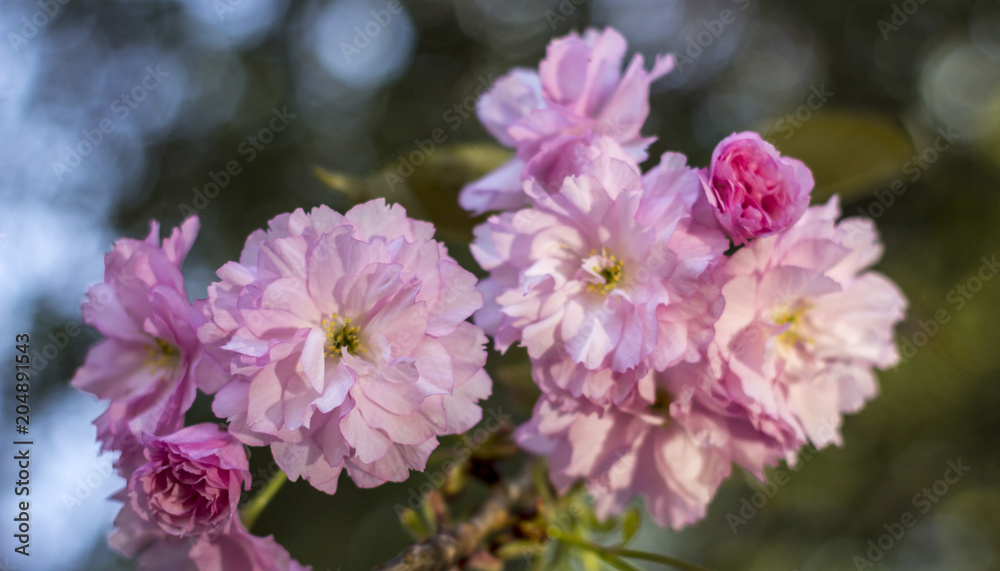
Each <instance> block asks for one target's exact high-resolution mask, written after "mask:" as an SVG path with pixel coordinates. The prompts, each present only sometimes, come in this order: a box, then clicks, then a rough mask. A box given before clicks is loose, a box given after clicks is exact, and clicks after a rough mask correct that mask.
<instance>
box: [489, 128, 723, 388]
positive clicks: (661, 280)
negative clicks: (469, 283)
mask: <svg viewBox="0 0 1000 571" xmlns="http://www.w3.org/2000/svg"><path fill="white" fill-rule="evenodd" d="M605 141H606V140H605ZM583 172H584V174H579V175H577V176H571V177H568V178H566V179H565V180H564V181H563V183H562V187H561V188H560V189H559V191H558V192H557V193H555V194H550V193H549V192H548V191H547V190H545V189H544V188H542V187H541V184H540V183H539V182H538V181H533V182H532V183H531V184H526V186H525V188H526V191H527V193H528V195H529V197H530V198H531V200H532V202H533V204H534V206H533V207H532V208H526V209H523V210H519V211H517V212H510V213H504V214H500V215H496V216H493V217H491V218H490V219H489V220H488V221H487V222H486V224H484V225H482V226H480V227H478V228H477V229H476V230H475V234H476V241H475V243H474V244H473V245H472V252H473V255H474V256H475V258H476V260H477V261H478V262H479V263H480V265H481V266H482V267H483V268H484V269H486V270H488V271H489V272H490V278H489V279H487V280H484V282H483V283H482V285H481V290H482V291H483V293H484V294H485V295H486V299H487V304H486V306H485V307H484V308H483V310H481V311H480V312H479V313H477V315H476V322H477V323H478V324H479V325H481V326H483V327H484V328H485V329H486V330H487V332H488V333H490V334H491V335H493V336H494V339H495V342H496V347H497V349H499V350H501V351H505V350H506V349H507V348H508V347H509V346H510V345H511V344H513V343H515V342H520V344H521V345H523V346H525V347H527V349H528V354H529V355H530V356H531V358H532V359H534V360H535V361H536V371H535V373H536V380H538V381H539V383H540V384H542V385H543V387H544V386H545V384H546V382H547V381H543V380H542V379H540V375H541V376H548V377H549V379H550V380H551V381H552V382H554V383H555V384H557V385H560V386H562V387H563V388H567V389H568V388H569V386H570V385H573V387H574V388H572V389H571V392H572V394H573V395H574V396H577V397H579V396H581V395H586V396H587V397H588V398H591V399H593V400H595V402H603V401H602V399H603V398H604V397H605V396H607V389H609V388H611V387H612V385H616V384H624V385H626V386H625V387H618V388H616V389H615V391H614V395H612V398H620V397H622V396H624V394H626V393H627V385H629V384H630V383H632V382H634V380H635V379H636V378H638V377H641V376H642V375H644V374H645V372H646V371H647V370H648V369H649V368H654V369H657V370H663V369H665V368H667V367H669V366H671V365H673V364H675V363H678V362H680V361H696V360H698V359H700V354H699V351H700V350H702V349H704V348H705V347H706V346H707V345H708V343H709V342H710V341H711V339H712V324H713V323H714V321H715V319H716V318H717V317H718V315H719V313H720V311H721V300H720V299H719V289H718V287H716V286H715V285H714V284H713V283H711V280H710V277H711V274H710V271H709V270H710V269H711V268H712V267H713V266H714V265H715V264H716V263H718V262H719V261H720V260H721V256H722V253H723V252H724V251H725V249H726V247H727V245H728V241H727V240H726V239H725V237H724V236H723V235H722V234H721V232H719V231H718V230H717V229H715V228H713V227H712V226H714V224H715V223H714V220H712V219H711V215H710V213H709V212H708V210H707V206H706V205H705V204H697V203H699V202H701V203H704V197H703V196H702V195H701V189H700V184H699V182H698V177H697V174H696V173H695V172H694V171H693V170H692V169H690V168H688V167H687V166H686V165H685V160H684V158H683V157H682V156H680V155H675V154H667V155H664V157H663V160H662V161H661V164H660V166H659V167H657V168H656V169H653V170H652V171H651V172H650V173H649V174H647V175H646V177H645V178H640V175H639V170H638V167H637V166H636V165H635V163H633V162H631V161H627V162H626V161H623V160H619V159H611V160H607V161H594V162H592V163H589V164H588V165H587V166H586V167H585V168H583ZM644 186H646V187H647V188H646V189H644V188H643V187H644ZM705 220H707V221H708V223H709V224H710V226H706V225H704V224H703V223H702V222H703V221H705ZM563 359H569V360H570V361H571V362H572V363H574V364H576V365H578V366H579V367H580V370H578V371H569V370H567V369H566V368H565V367H566V366H567V365H566V364H565V363H563ZM549 364H555V366H558V367H560V369H561V370H559V371H551V372H546V371H542V370H539V368H543V367H546V366H548V365H549ZM603 369H608V370H610V372H611V373H616V374H620V375H618V376H617V377H616V378H617V381H616V382H614V383H609V382H607V381H608V380H609V379H610V376H609V375H610V374H605V373H601V374H600V375H599V376H597V377H595V376H593V375H590V373H588V372H587V371H601V370H603ZM580 375H585V376H587V378H584V379H581V377H580ZM618 381H621V383H619V382H618Z"/></svg>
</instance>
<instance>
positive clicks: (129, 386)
mask: <svg viewBox="0 0 1000 571" xmlns="http://www.w3.org/2000/svg"><path fill="white" fill-rule="evenodd" d="M150 226H151V228H150V233H149V236H148V237H147V238H146V239H145V240H134V239H131V238H122V239H120V240H118V241H117V242H116V243H115V245H114V248H113V249H112V251H111V252H110V253H109V254H107V255H106V256H105V258H104V263H105V270H104V282H103V283H99V284H97V285H94V286H93V287H91V288H90V289H89V290H88V291H87V300H86V301H85V302H84V303H83V308H82V310H83V318H84V321H86V322H87V323H88V324H90V325H92V326H94V327H95V328H97V330H98V331H99V332H100V333H101V334H102V335H104V336H105V337H106V339H105V340H104V341H102V342H100V343H98V344H97V345H95V346H94V347H92V348H91V349H90V352H89V353H88V354H87V359H86V361H85V362H84V364H83V365H82V366H81V367H80V368H79V369H78V370H77V372H76V375H75V376H74V377H73V380H72V384H73V386H75V387H76V388H78V389H80V390H83V391H87V392H89V393H93V394H94V395H96V396H97V397H98V398H101V399H107V400H110V401H111V402H110V404H109V405H108V410H107V411H106V412H105V413H104V414H102V415H101V416H100V417H99V418H98V419H97V420H96V421H95V424H96V425H97V429H98V438H99V439H100V440H101V441H102V442H103V448H104V449H105V450H117V451H125V452H128V450H125V449H126V448H129V449H131V448H134V446H132V445H134V444H135V443H136V442H137V440H138V439H139V438H140V437H141V435H142V434H152V435H161V434H169V433H171V432H173V431H175V430H177V429H178V428H180V427H181V426H183V424H184V412H185V411H187V409H188V408H189V407H190V406H191V403H192V402H193V401H194V397H195V377H201V378H203V379H205V380H206V381H209V380H211V379H218V378H220V376H221V375H222V374H223V371H222V370H220V369H219V368H218V367H215V366H213V364H212V363H209V362H202V359H201V358H200V354H201V344H200V343H199V341H198V336H197V328H198V327H199V326H200V325H201V324H203V323H204V322H205V318H204V316H202V314H201V312H199V311H198V310H196V309H195V308H194V307H193V306H192V304H191V303H190V302H188V296H187V292H186V291H185V289H184V276H183V275H182V274H181V270H180V266H181V263H182V262H183V261H184V257H185V256H186V255H187V253H188V250H190V249H191V245H192V244H193V243H194V240H195V237H196V236H197V235H198V226H199V224H198V218H197V217H191V218H189V219H188V220H187V221H185V222H184V224H183V225H182V226H181V227H180V228H175V229H174V231H173V233H172V234H171V235H170V237H169V238H167V239H165V240H163V245H162V247H161V245H160V226H159V224H157V223H156V222H155V221H154V222H152V223H151V225H150ZM139 448H141V446H140V447H139Z"/></svg>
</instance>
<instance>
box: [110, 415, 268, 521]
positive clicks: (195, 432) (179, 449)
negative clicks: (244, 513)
mask: <svg viewBox="0 0 1000 571" xmlns="http://www.w3.org/2000/svg"><path fill="white" fill-rule="evenodd" d="M144 440H145V457H146V460H147V462H146V463H145V464H143V465H142V466H140V467H139V468H138V469H137V470H136V471H135V472H134V473H133V474H132V476H131V478H130V479H129V485H128V491H129V498H130V500H131V503H132V508H133V509H134V510H135V511H136V513H137V514H138V515H139V516H140V517H141V518H143V519H145V520H146V521H149V522H151V523H155V524H156V525H158V526H159V527H160V528H162V529H163V530H164V531H166V532H167V533H169V534H171V535H177V536H187V535H199V534H201V533H203V532H204V531H206V530H208V529H212V528H215V529H223V530H224V529H225V528H227V527H228V526H229V522H230V521H231V520H232V516H233V514H234V513H236V506H237V504H238V503H239V500H240V493H241V492H242V490H244V489H246V490H249V489H250V472H249V467H248V464H247V455H246V452H245V451H244V450H243V445H242V444H240V443H239V442H238V441H237V440H236V439H235V438H233V437H232V435H230V434H229V433H228V432H223V431H222V430H220V429H219V427H218V426H216V425H214V424H198V425H194V426H189V427H187V428H183V429H181V430H179V431H177V432H175V433H173V434H170V435H168V436H162V437H155V436H154V437H150V436H146V437H144Z"/></svg>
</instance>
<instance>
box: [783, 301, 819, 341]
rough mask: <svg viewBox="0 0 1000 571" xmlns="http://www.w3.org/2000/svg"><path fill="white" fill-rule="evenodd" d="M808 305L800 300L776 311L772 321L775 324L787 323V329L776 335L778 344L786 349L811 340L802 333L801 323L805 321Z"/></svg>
mask: <svg viewBox="0 0 1000 571" xmlns="http://www.w3.org/2000/svg"><path fill="white" fill-rule="evenodd" d="M810 307H812V306H810V305H808V304H807V303H805V302H804V301H802V302H799V303H797V304H795V305H794V306H792V307H789V308H785V309H783V310H779V311H777V312H776V315H775V317H774V323H775V324H776V325H785V324H787V325H788V329H786V330H785V331H784V332H783V333H781V334H780V335H778V343H779V344H780V345H782V346H783V347H785V348H786V349H787V348H791V347H793V346H795V345H797V344H799V343H802V342H805V343H812V342H813V340H812V339H811V338H809V337H806V336H805V335H803V334H802V328H803V327H804V325H803V323H804V322H805V313H806V311H807V310H808V309H809V308H810Z"/></svg>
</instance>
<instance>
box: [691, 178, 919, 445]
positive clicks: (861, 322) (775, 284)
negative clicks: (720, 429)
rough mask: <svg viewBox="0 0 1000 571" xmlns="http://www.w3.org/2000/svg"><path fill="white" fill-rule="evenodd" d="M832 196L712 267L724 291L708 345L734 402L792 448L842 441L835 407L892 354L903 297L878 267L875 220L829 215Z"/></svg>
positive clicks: (854, 396)
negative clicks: (875, 265) (873, 267)
mask: <svg viewBox="0 0 1000 571" xmlns="http://www.w3.org/2000/svg"><path fill="white" fill-rule="evenodd" d="M839 215H840V208H839V205H838V200H837V197H833V198H832V199H830V201H829V202H828V203H827V204H826V205H824V206H818V207H813V208H810V209H809V210H808V211H807V212H806V213H805V215H803V216H802V218H801V219H800V220H799V221H798V222H797V223H796V224H795V225H794V226H792V227H791V228H789V229H788V230H786V231H785V232H783V233H781V234H778V235H775V236H770V237H767V238H762V239H758V240H755V241H754V242H752V243H751V244H750V245H749V246H747V247H745V248H743V249H741V250H739V251H738V252H736V253H735V254H734V255H733V256H732V257H731V258H730V259H729V260H728V261H727V262H726V264H724V265H723V266H722V267H721V268H720V270H719V272H720V274H721V278H720V279H721V281H722V282H723V284H724V285H723V286H722V293H723V296H724V297H725V300H726V307H725V311H724V312H723V314H722V317H721V318H720V319H719V322H718V323H717V324H716V336H715V340H714V342H713V344H712V346H711V348H710V355H711V358H712V361H713V366H714V367H715V369H716V373H717V374H718V375H719V378H720V379H721V383H722V385H723V386H724V387H725V388H726V392H727V395H728V398H730V399H731V401H732V406H739V407H742V408H744V409H745V411H746V414H747V415H748V417H749V418H750V419H751V420H752V421H753V422H754V424H755V426H757V427H758V428H759V429H760V430H762V431H766V432H768V433H769V434H771V435H772V436H774V437H775V438H777V439H779V440H781V441H782V442H784V446H785V447H786V449H787V450H788V451H794V450H795V449H797V448H798V447H800V446H801V445H803V444H804V443H805V442H806V441H807V440H811V441H812V442H813V444H815V445H816V446H818V447H822V446H825V445H827V444H830V443H838V444H839V442H840V435H839V431H838V429H839V427H840V424H841V414H842V413H845V412H855V411H857V410H859V409H860V408H861V407H862V406H864V403H865V401H867V400H868V399H870V398H872V397H873V396H874V395H875V393H876V391H877V386H876V379H875V375H874V374H873V371H872V369H873V368H876V367H877V368H880V369H885V368H888V367H892V366H893V365H895V364H896V363H897V362H898V360H899V355H898V353H897V350H896V346H895V343H894V341H893V327H894V326H895V324H896V323H898V322H899V321H900V320H901V319H902V318H903V315H904V310H905V308H906V300H905V298H904V297H903V295H902V293H901V292H900V291H899V289H898V288H897V287H896V286H895V285H894V284H893V283H892V282H891V281H889V280H888V279H886V278H885V276H883V275H881V274H879V273H877V272H873V271H867V268H868V267H869V266H871V265H872V264H873V263H874V262H876V261H877V260H878V259H879V257H881V253H882V246H881V244H880V243H879V241H878V235H877V233H876V231H875V228H874V224H872V222H871V220H868V219H859V218H851V219H847V220H844V221H842V222H840V223H839V224H836V219H837V217H838V216H839Z"/></svg>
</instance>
